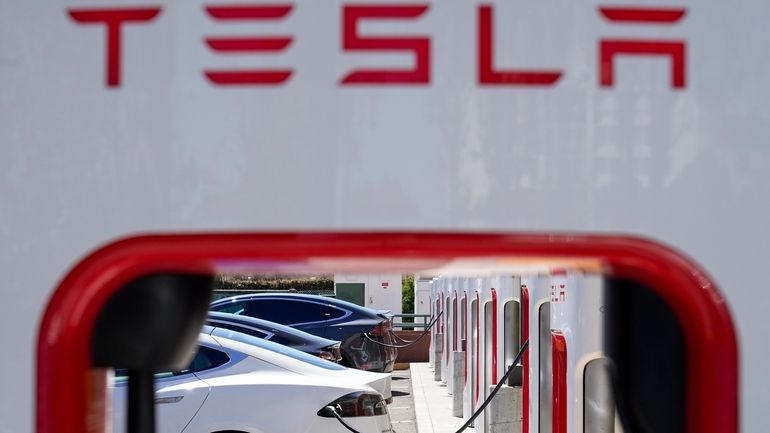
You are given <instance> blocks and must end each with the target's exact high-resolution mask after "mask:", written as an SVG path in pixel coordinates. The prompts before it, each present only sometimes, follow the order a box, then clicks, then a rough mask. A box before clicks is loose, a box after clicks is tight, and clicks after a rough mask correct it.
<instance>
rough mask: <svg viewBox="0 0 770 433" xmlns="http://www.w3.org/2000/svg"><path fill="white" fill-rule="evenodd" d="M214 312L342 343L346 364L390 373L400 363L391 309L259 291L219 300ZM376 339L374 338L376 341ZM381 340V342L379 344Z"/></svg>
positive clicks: (322, 298)
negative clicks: (273, 324)
mask: <svg viewBox="0 0 770 433" xmlns="http://www.w3.org/2000/svg"><path fill="white" fill-rule="evenodd" d="M211 311H217V312H223V313H231V314H237V315H242V316H249V317H256V318H258V319H263V320H269V321H271V322H276V323H280V324H283V325H287V326H291V327H292V328H296V329H300V330H302V331H305V332H307V333H310V334H313V335H317V336H319V337H324V338H329V339H332V340H337V341H340V342H341V351H342V361H341V363H342V364H343V365H346V366H349V367H353V368H358V369H361V370H369V371H378V372H385V373H389V372H391V371H393V366H394V364H395V362H396V354H397V353H396V349H394V348H391V347H385V346H383V345H382V344H385V345H393V344H395V342H394V341H393V338H392V336H391V333H390V330H391V326H392V324H391V320H390V318H389V317H388V316H387V313H388V312H385V311H377V310H372V309H371V308H366V307H361V306H359V305H355V304H351V303H350V302H346V301H341V300H339V299H335V298H327V297H323V296H316V295H303V294H296V293H256V294H249V295H240V296H234V297H231V298H224V299H219V300H217V301H215V302H213V303H212V304H211ZM372 340H373V341H372ZM378 343H379V344H378Z"/></svg>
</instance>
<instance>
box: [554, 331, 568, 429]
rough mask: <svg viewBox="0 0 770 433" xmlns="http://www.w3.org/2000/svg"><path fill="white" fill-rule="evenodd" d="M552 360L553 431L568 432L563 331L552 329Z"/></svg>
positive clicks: (565, 340) (565, 348)
mask: <svg viewBox="0 0 770 433" xmlns="http://www.w3.org/2000/svg"><path fill="white" fill-rule="evenodd" d="M551 362H552V363H553V368H552V374H553V379H552V381H551V383H552V384H553V395H552V397H551V398H552V400H553V407H552V410H553V413H552V414H551V415H552V417H553V420H552V422H553V424H552V427H551V431H552V432H553V433H567V430H568V429H567V404H568V402H567V339H566V338H564V334H563V333H562V332H561V331H556V330H551Z"/></svg>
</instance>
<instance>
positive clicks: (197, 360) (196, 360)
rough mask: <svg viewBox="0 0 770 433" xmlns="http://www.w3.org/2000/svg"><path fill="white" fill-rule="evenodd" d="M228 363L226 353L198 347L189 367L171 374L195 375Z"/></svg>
mask: <svg viewBox="0 0 770 433" xmlns="http://www.w3.org/2000/svg"><path fill="white" fill-rule="evenodd" d="M228 361H230V357H229V356H227V354H226V353H224V352H220V351H219V350H216V349H212V348H210V347H206V346H199V347H198V352H197V353H196V354H195V356H194V357H193V360H192V362H190V365H189V366H187V368H186V369H184V370H182V371H175V372H173V375H174V376H179V375H182V374H188V373H197V372H199V371H205V370H210V369H212V368H216V367H219V366H222V365H225V364H227V362H228Z"/></svg>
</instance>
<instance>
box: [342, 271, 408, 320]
mask: <svg viewBox="0 0 770 433" xmlns="http://www.w3.org/2000/svg"><path fill="white" fill-rule="evenodd" d="M337 283H363V284H365V289H364V302H365V305H364V306H365V307H368V308H374V309H375V310H390V312H391V313H393V314H401V311H402V307H401V297H402V296H401V274H395V273H372V274H339V273H337V274H334V284H335V286H336V284H337Z"/></svg>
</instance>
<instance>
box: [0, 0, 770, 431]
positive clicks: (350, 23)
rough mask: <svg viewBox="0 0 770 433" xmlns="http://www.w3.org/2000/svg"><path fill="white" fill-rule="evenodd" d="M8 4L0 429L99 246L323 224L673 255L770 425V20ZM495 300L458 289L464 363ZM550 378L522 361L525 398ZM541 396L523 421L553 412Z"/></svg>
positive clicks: (526, 11) (517, 8)
mask: <svg viewBox="0 0 770 433" xmlns="http://www.w3.org/2000/svg"><path fill="white" fill-rule="evenodd" d="M0 10H1V11H2V13H0V78H1V79H2V82H3V83H4V86H3V90H2V91H1V92H0V144H1V145H0V177H1V178H2V181H1V182H0V245H2V246H0V271H1V273H2V275H3V285H2V287H3V289H2V296H3V298H4V299H3V302H0V326H2V328H3V329H5V330H7V332H6V335H5V337H4V342H5V344H4V346H5V347H6V348H7V352H8V355H7V356H4V357H3V360H2V361H0V362H1V364H0V367H2V368H0V383H2V384H3V388H2V391H0V430H2V431H9V432H28V431H31V430H32V429H33V427H32V426H33V406H34V401H35V394H34V384H35V374H34V371H35V370H34V369H35V353H36V348H35V341H36V336H37V330H38V327H39V325H40V322H41V317H42V313H43V311H44V309H45V306H46V302H47V301H48V299H49V297H50V295H51V293H52V291H53V290H54V287H56V286H57V285H58V284H59V282H60V281H61V279H62V278H63V276H64V275H65V274H66V273H67V272H68V270H69V269H71V268H72V266H73V265H74V264H75V263H77V262H78V261H79V260H80V259H81V258H83V257H84V256H85V255H86V254H87V253H88V252H90V251H93V250H94V249H95V248H97V247H98V246H100V245H104V244H105V243H108V242H110V241H113V240H115V239H118V238H123V237H126V236H130V235H134V234H137V233H146V232H153V233H169V232H201V231H226V232H232V231H236V230H237V231H247V232H264V231H277V230H281V231H286V232H299V231H306V230H310V229H314V230H330V231H348V230H351V229H360V230H368V231H370V232H371V231H375V232H376V231H385V230H407V231H415V230H416V231H436V230H447V231H470V230H474V231H478V230H483V231H496V232H529V231H533V230H536V231H540V232H552V231H555V232H560V233H573V232H581V233H585V232H594V233H603V234H631V235H637V236H641V237H644V238H651V239H655V240H658V241H660V242H662V243H664V244H667V245H671V246H673V247H675V248H677V249H678V250H679V251H682V252H683V253H684V254H686V255H687V256H689V257H692V258H693V259H694V260H695V261H697V262H698V263H699V264H701V265H702V266H703V267H704V268H705V269H706V270H707V271H708V272H709V274H710V275H711V276H712V277H713V279H714V281H715V282H716V283H718V285H719V287H720V288H721V290H722V292H721V293H722V295H723V298H720V302H724V303H725V304H726V305H727V306H728V307H729V309H730V311H731V313H732V318H733V320H734V322H735V325H736V327H737V332H738V336H737V337H738V341H739V342H740V356H739V359H740V384H739V389H740V398H739V403H736V404H739V405H740V406H739V408H740V428H741V429H742V430H743V431H745V432H757V431H763V429H765V428H766V426H767V425H768V424H770V413H769V412H768V411H767V410H766V407H767V406H768V403H769V402H768V395H767V390H768V389H770V375H767V374H766V365H767V362H768V360H769V359H770V346H769V345H767V344H764V342H765V340H766V338H767V335H770V322H768V321H767V320H766V316H767V309H768V305H770V298H769V297H768V295H767V294H766V293H765V292H764V291H761V290H757V289H756V288H757V281H761V280H762V275H763V274H762V273H761V271H762V269H764V268H765V267H766V266H765V264H766V262H767V258H768V254H767V251H766V247H767V245H768V244H770V230H768V229H767V221H768V220H770V205H768V203H767V200H765V199H764V198H765V197H768V196H770V170H768V166H770V146H768V145H767V142H768V137H770V122H768V120H767V119H768V118H770V84H768V79H767V77H768V76H770V62H767V61H766V55H765V52H766V51H767V49H766V47H767V46H768V44H770V32H767V24H766V21H767V17H768V16H770V2H766V1H760V0H747V1H744V2H741V3H740V4H732V3H725V2H721V1H716V0H700V1H695V0H680V1H675V2H662V1H652V0H636V1H631V0H622V1H621V0H618V1H615V2H607V1H602V2H599V1H576V2H557V1H553V0H546V1H541V2H510V1H504V0H484V1H475V0H470V1H445V0H417V1H408V2H403V1H398V2H396V1H389V0H377V1H373V0H344V1H343V0H329V1H323V2H317V1H309V0H296V1H283V2H277V3H276V2H270V3H264V2H258V1H253V2H251V1H243V2H237V3H232V2H230V3H228V2H220V1H216V0H205V1H204V0H185V1H181V0H169V1H166V2H160V1H153V0H115V1H111V2H109V4H103V2H94V1H87V0H38V1H34V2H21V1H10V0H1V1H0ZM243 41H246V42H243ZM523 277H524V276H523ZM533 278H534V277H533ZM542 278H546V279H547V278H548V277H547V276H545V277H543V276H542V275H539V276H537V277H536V281H537V283H534V282H531V283H530V282H528V283H526V285H527V287H528V289H529V303H530V308H529V309H528V312H529V315H530V317H529V320H528V322H529V325H530V328H529V332H530V334H531V335H532V336H533V338H532V340H531V342H530V343H531V344H532V346H530V353H531V354H532V355H534V354H536V353H538V350H540V349H542V348H543V346H542V345H541V342H543V341H544V340H541V339H540V337H541V336H543V335H544V334H545V333H544V332H542V331H543V330H542V329H538V328H537V325H538V323H540V322H539V318H540V317H539V316H538V314H539V312H540V310H541V309H542V308H544V307H545V308H547V306H548V305H550V304H549V301H548V300H547V298H548V297H547V296H546V297H543V296H541V295H543V292H542V290H545V289H542V288H543V287H544V286H543V284H541V283H540V280H541V279H542ZM434 285H435V284H434ZM491 288H492V285H491V284H490V283H489V282H488V281H483V279H482V280H478V281H476V282H473V287H471V288H469V289H468V290H469V291H466V295H467V297H466V299H468V300H469V303H468V307H467V310H466V313H467V317H466V323H465V325H466V330H467V331H468V332H467V338H470V339H469V340H468V341H467V342H466V344H467V347H468V349H469V351H471V352H473V349H474V347H475V348H476V349H477V350H478V352H479V358H476V359H475V360H472V361H474V362H479V361H481V362H483V360H485V359H486V358H483V357H484V356H486V352H485V351H484V347H485V346H484V344H485V341H486V339H487V336H486V334H485V332H486V328H485V320H484V317H483V312H484V310H485V308H486V306H485V303H489V302H491V300H492V299H491V291H490V290H489V289H491ZM496 289H497V288H496ZM477 293H478V295H477ZM499 295H500V294H499V293H498V296H499ZM468 296H469V297H468ZM474 303H475V304H474ZM434 308H436V310H434V311H438V309H439V308H444V307H440V306H439V305H436V306H435V307H434ZM447 316H449V314H448V315H447ZM437 326H438V325H437ZM549 326H550V325H549ZM548 329H550V328H548ZM475 333H478V338H477V339H476V341H473V336H474V335H476V334H475ZM548 334H549V341H550V332H548ZM535 335H537V337H538V339H537V341H536V340H535V338H534V336H535ZM547 344H548V343H547ZM569 350H571V349H569ZM568 353H569V352H568ZM471 356H473V355H471ZM533 359H534V358H533ZM481 365H484V364H481ZM540 367H543V365H538V364H537V363H535V362H534V361H533V362H532V363H530V365H529V375H528V377H529V385H530V392H531V393H535V394H537V392H538V391H537V390H536V387H535V386H534V385H535V384H537V383H538V381H539V380H540V372H539V370H538V369H539V368H540ZM502 368H503V366H502V365H497V373H498V374H500V372H501V371H502ZM549 368H550V367H549ZM485 371H487V370H484V371H482V372H481V373H484V372H485ZM490 374H491V372H490ZM715 374H716V372H715ZM472 376H473V375H470V374H469V376H468V378H467V382H468V383H469V384H472V385H473V387H474V388H475V385H477V384H478V382H474V380H475V378H474V377H472ZM479 380H486V379H485V378H484V375H483V374H481V375H480V376H479ZM485 383H486V382H485ZM466 388H467V387H466ZM478 388H479V393H478V394H479V398H478V399H477V398H476V396H475V389H474V394H473V401H474V403H475V402H477V401H481V400H483V398H482V395H483V393H484V392H485V391H484V389H483V387H481V386H479V387H478ZM535 394H532V395H533V396H535ZM543 396H544V393H539V394H537V398H538V399H539V403H540V404H538V405H534V404H533V405H530V406H529V414H530V419H529V427H530V429H531V428H532V427H533V426H534V425H535V423H536V422H539V421H538V420H540V421H542V420H543V418H544V417H545V416H550V415H551V414H550V413H548V414H546V411H548V410H550V408H549V406H548V402H544V401H543ZM469 397H470V396H469ZM533 401H534V400H533ZM530 431H532V430H530ZM541 431H545V430H541Z"/></svg>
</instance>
